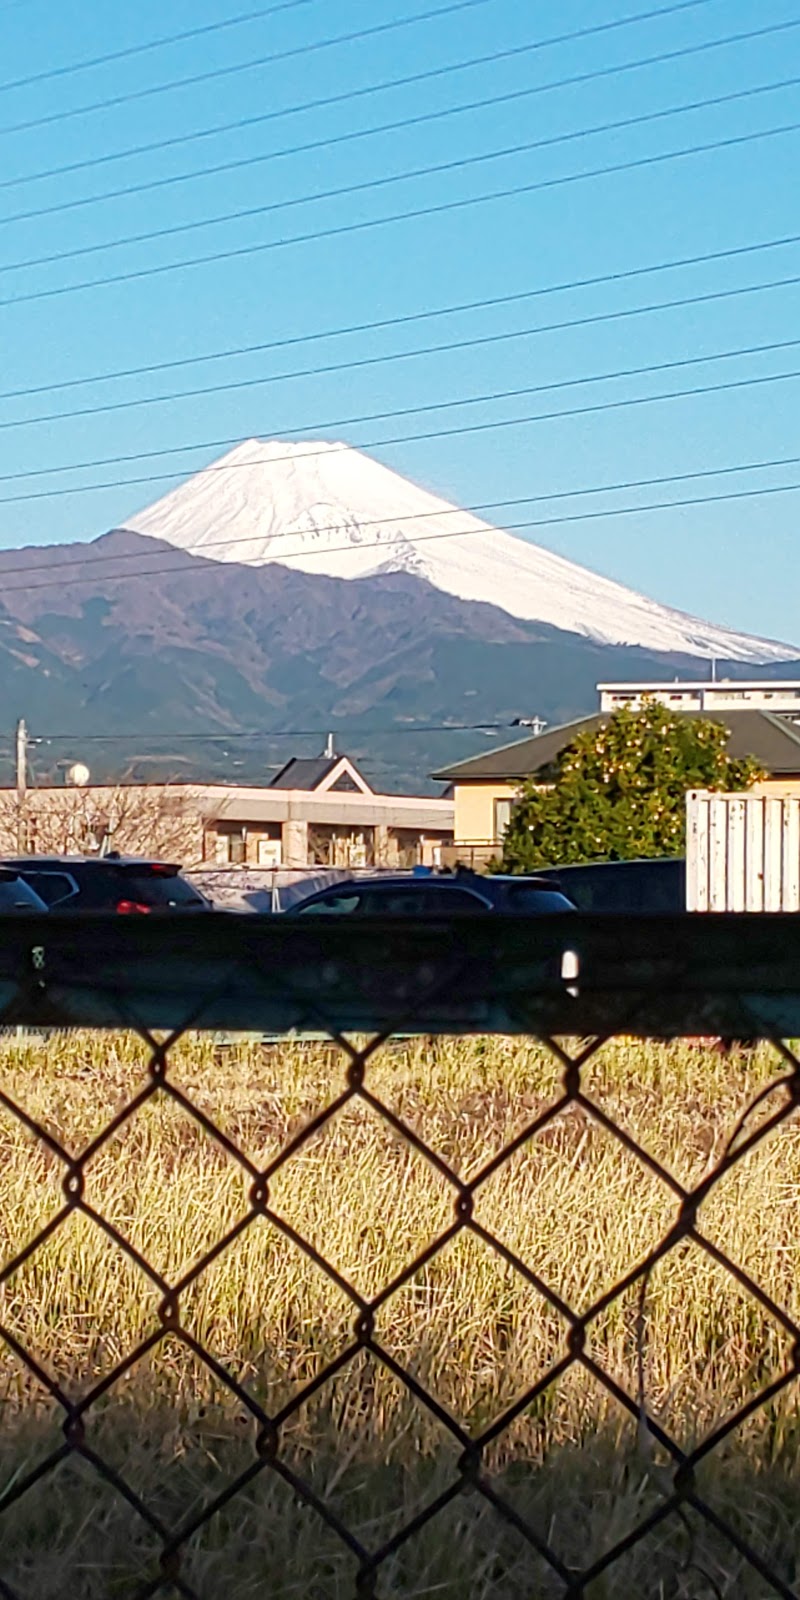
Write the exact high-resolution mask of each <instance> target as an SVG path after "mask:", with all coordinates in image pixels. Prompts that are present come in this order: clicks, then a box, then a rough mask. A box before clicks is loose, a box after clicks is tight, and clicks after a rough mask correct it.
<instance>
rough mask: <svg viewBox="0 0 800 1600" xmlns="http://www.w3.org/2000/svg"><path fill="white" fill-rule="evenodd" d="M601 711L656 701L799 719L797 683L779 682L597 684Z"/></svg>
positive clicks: (684, 708)
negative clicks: (795, 714)
mask: <svg viewBox="0 0 800 1600" xmlns="http://www.w3.org/2000/svg"><path fill="white" fill-rule="evenodd" d="M597 691H598V694H599V696H600V710H601V711H617V710H619V707H620V706H630V707H631V708H632V709H633V710H637V709H638V707H639V706H640V705H641V704H642V701H643V700H658V701H659V702H660V703H661V705H665V706H671V707H672V709H673V710H675V711H707V712H708V711H773V712H777V713H778V714H780V715H782V716H786V715H787V714H788V715H791V713H792V712H796V713H797V716H798V717H800V682H798V681H797V680H796V679H795V680H794V681H792V680H791V679H783V680H782V679H780V678H757V679H746V678H719V679H708V678H705V679H702V680H698V681H692V680H691V679H685V680H684V679H678V678H676V680H675V682H674V683H663V682H662V683H598V685H597Z"/></svg>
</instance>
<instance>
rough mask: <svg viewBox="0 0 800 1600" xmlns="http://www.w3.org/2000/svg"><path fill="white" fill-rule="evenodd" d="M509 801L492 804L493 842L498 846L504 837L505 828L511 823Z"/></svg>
mask: <svg viewBox="0 0 800 1600" xmlns="http://www.w3.org/2000/svg"><path fill="white" fill-rule="evenodd" d="M511 806H512V801H511V800H495V803H494V840H495V844H500V843H501V842H502V840H503V838H504V836H505V831H506V828H507V827H508V824H509V822H510V821H511Z"/></svg>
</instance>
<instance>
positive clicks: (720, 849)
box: [686, 789, 800, 911]
mask: <svg viewBox="0 0 800 1600" xmlns="http://www.w3.org/2000/svg"><path fill="white" fill-rule="evenodd" d="M686 907H687V910H689V911H800V795H784V796H773V795H761V794H713V793H711V792H709V791H708V790H705V789H692V790H690V792H689V794H687V796H686Z"/></svg>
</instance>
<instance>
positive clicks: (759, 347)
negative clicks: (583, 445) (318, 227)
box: [0, 338, 800, 483]
mask: <svg viewBox="0 0 800 1600" xmlns="http://www.w3.org/2000/svg"><path fill="white" fill-rule="evenodd" d="M798 345H800V338H796V339H773V340H770V341H769V342H768V343H766V344H753V345H743V346H740V347H739V348H738V349H735V350H718V351H715V352H713V353H711V354H709V355H702V356H681V357H679V358H677V359H675V360H672V361H656V362H648V363H647V364H645V365H644V366H639V367H618V368H615V369H614V370H613V371H611V372H593V373H584V374H583V375H582V376H580V377H577V378H559V379H558V380H556V381H554V382H550V383H533V384H524V385H522V386H521V387H517V388H513V389H495V390H491V391H489V392H488V393H483V394H476V395H458V396H457V397H456V398H455V399H454V400H436V401H426V402H425V404H424V405H417V406H400V407H395V408H394V409H393V410H391V411H367V412H363V413H362V414H361V415H360V416H355V417H352V416H351V417H326V418H324V419H323V420H317V421H315V422H309V423H299V424H297V425H294V426H290V427H287V428H285V429H283V430H282V431H283V432H285V433H294V432H299V433H311V432H315V433H327V432H332V431H333V430H334V429H342V428H351V427H355V426H358V425H360V424H362V423H366V422H389V421H392V420H394V419H395V418H397V417H412V416H424V415H427V414H428V413H429V412H434V411H453V410H459V409H461V408H462V407H464V406H475V405H487V404H494V403H496V402H497V401H499V400H517V399H520V398H522V397H523V396H526V395H530V394H547V393H551V392H552V391H554V390H556V389H575V388H582V387H583V386H584V385H586V384H593V383H609V382H612V381H615V380H618V379H621V378H640V377H650V376H652V375H653V374H654V373H659V372H674V371H678V370H683V369H684V368H686V367H698V366H706V365H707V364H708V363H709V362H711V361H734V360H739V359H741V358H743V357H745V356H760V355H774V354H777V353H778V352H779V351H783V350H793V349H796V348H797V346H798ZM238 443H239V440H238V438H230V437H228V438H225V439H203V440H192V441H191V442H190V443H189V444H185V445H167V446H161V447H159V449H157V450H136V451H131V452H128V453H126V454H124V455H114V456H96V457H94V458H93V459H92V460H90V461H77V462H72V463H67V464H66V465H60V466H55V467H39V468H36V469H35V470H33V471H22V472H6V473H0V483H14V482H17V481H19V480H21V479H28V478H48V477H54V476H59V475H61V474H62V473H65V472H83V471H89V470H91V469H92V468H93V467H109V466H117V465H122V464H125V463H127V462H134V461H153V460H158V459H160V458H163V457H167V456H177V455H186V454H187V453H188V452H189V451H196V450H220V449H223V448H225V447H226V446H229V445H231V444H238ZM268 459H269V458H268ZM277 459H280V458H277ZM248 464H249V465H253V463H248ZM228 470H230V469H229V468H228V467H226V466H224V465H222V466H213V465H212V466H211V467H208V468H207V469H206V471H208V472H219V471H222V472H225V471H228Z"/></svg>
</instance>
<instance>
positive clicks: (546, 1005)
mask: <svg viewBox="0 0 800 1600" xmlns="http://www.w3.org/2000/svg"><path fill="white" fill-rule="evenodd" d="M568 951H574V952H576V953H577V955H578V958H579V964H580V965H579V974H578V977H577V979H572V978H568V979H564V978H562V976H561V972H562V958H563V956H564V954H565V952H568ZM0 1008H2V1010H3V1011H4V1012H5V1015H6V1021H9V1020H11V1021H14V1022H19V1023H30V1024H39V1025H44V1024H49V1025H51V1026H85V1027H120V1026H123V1027H124V1026H130V1025H134V1024H140V1025H142V1026H145V1027H153V1028H186V1027H199V1028H238V1029H248V1028H252V1029H258V1030H262V1029H263V1030H267V1031H270V1032H274V1033H288V1032H290V1031H292V1030H302V1029H303V1028H309V1029H313V1030H316V1029H318V1028H319V1027H320V1026H322V1027H324V1028H325V1029H326V1030H327V1031H329V1032H330V1031H333V1032H336V1031H348V1030H350V1031H371V1030H375V1031H378V1030H383V1029H387V1028H388V1029H389V1030H391V1031H397V1030H398V1029H399V1028H403V1029H404V1030H407V1031H409V1032H418V1033H452V1034H457V1033H475V1032H500V1033H537V1034H539V1033H545V1034H549V1033H566V1034H591V1033H597V1032H608V1033H622V1032H631V1031H632V1032H635V1033H642V1034H646V1035H649V1036H651V1037H656V1036H660V1037H667V1038H668V1037H673V1038H677V1037H679V1036H680V1035H682V1034H699V1033H706V1034H717V1033H718V1034H726V1033H727V1034H730V1035H732V1036H737V1035H738V1036H745V1037H751V1036H759V1037H760V1036H762V1035H770V1034H775V1033H780V1034H784V1035H785V1034H791V1033H797V1034H800V918H793V917H789V916H768V915H759V916H710V915H709V916H696V917H688V916H674V917H671V916H670V917H667V916H662V917H644V916H642V917H636V918H617V917H608V916H605V917H603V916H593V917H590V916H569V917H536V918H531V919H527V918H523V917H502V916H492V917H486V918H467V917H461V918H459V917H450V918H446V917H437V918H433V917H431V918H430V919H426V921H425V922H424V923H423V924H420V923H414V924H413V925H405V926H404V925H403V923H402V922H401V921H399V920H398V919H394V920H391V919H387V920H385V921H384V920H382V919H368V918H363V919H361V918H360V919H358V921H353V922H349V921H347V920H346V919H342V920H341V921H340V920H339V919H338V918H331V919H330V920H328V919H323V918H319V919H317V918H314V919H313V921H312V920H311V919H305V920H304V921H302V922H301V921H299V920H298V921H295V920H294V919H284V918H279V917H275V918H271V917H249V916H242V917H234V916H232V915H230V914H226V913H216V914H214V913H212V914H209V915H208V916H203V917H197V918H189V917H176V918H174V919H173V918H169V917H147V918H144V917H141V918H137V917H127V918H125V917H113V916H105V915H90V914H86V915H84V916H83V917H81V918H80V919H77V918H76V917H75V916H74V915H73V916H71V917H66V916H64V917H58V916H50V917H48V918H42V919H37V918H22V917H12V918H6V919H2V918H0Z"/></svg>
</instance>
